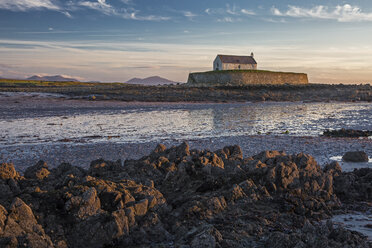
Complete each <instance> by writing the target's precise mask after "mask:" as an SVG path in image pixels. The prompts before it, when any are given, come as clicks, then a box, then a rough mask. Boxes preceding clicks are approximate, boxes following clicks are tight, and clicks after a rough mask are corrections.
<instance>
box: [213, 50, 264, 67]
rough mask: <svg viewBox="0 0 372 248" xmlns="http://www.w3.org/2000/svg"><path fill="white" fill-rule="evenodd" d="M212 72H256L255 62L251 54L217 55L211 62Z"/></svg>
mask: <svg viewBox="0 0 372 248" xmlns="http://www.w3.org/2000/svg"><path fill="white" fill-rule="evenodd" d="M213 70H214V71H223V70H257V62H256V60H255V59H254V56H253V53H251V56H236V55H221V54H219V55H217V57H216V59H215V60H214V62H213Z"/></svg>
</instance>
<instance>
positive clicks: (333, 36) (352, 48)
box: [0, 0, 372, 83]
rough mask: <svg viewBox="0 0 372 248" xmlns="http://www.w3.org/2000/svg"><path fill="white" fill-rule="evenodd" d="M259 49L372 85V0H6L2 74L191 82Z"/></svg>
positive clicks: (306, 68)
mask: <svg viewBox="0 0 372 248" xmlns="http://www.w3.org/2000/svg"><path fill="white" fill-rule="evenodd" d="M251 52H254V53H255V58H256V60H257V62H258V67H259V68H260V69H268V70H280V71H295V72H306V73H308V74H309V78H310V81H311V82H321V83H362V82H364V83H368V82H372V70H371V68H372V2H371V1H370V0H368V1H367V0H360V1H332V0H329V1H326V0H323V1H311V0H309V1H303V0H296V1H289V0H288V1H272V0H250V1H243V0H240V1H221V0H213V1H211V0H205V1H195V0H189V1H181V0H67V1H62V0H17V1H14V0H0V77H18V78H22V77H27V76H31V75H34V74H39V75H55V74H63V75H68V76H73V77H76V78H79V79H81V80H86V81H90V80H99V81H119V82H123V81H126V80H128V79H130V78H132V77H146V76H152V75H159V76H163V77H167V78H169V79H172V80H176V81H186V80H187V75H188V73H189V72H193V71H205V70H210V69H211V68H212V61H213V59H214V57H215V56H216V54H218V53H220V54H221V53H222V54H240V55H244V54H250V53H251Z"/></svg>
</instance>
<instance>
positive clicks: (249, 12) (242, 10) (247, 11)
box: [240, 9, 256, 15]
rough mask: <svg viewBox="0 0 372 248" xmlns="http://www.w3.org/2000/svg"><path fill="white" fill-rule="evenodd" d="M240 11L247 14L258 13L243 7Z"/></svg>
mask: <svg viewBox="0 0 372 248" xmlns="http://www.w3.org/2000/svg"><path fill="white" fill-rule="evenodd" d="M240 12H242V13H243V14H245V15H255V14H256V13H255V12H254V11H252V10H249V9H241V10H240Z"/></svg>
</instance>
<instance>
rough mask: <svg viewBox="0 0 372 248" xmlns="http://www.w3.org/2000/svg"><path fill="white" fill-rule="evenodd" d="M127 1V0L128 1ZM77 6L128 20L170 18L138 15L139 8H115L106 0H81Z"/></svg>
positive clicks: (168, 18) (163, 19)
mask: <svg viewBox="0 0 372 248" xmlns="http://www.w3.org/2000/svg"><path fill="white" fill-rule="evenodd" d="M128 3H129V2H128ZM78 5H79V6H82V7H87V8H90V9H94V10H96V11H99V12H101V13H103V14H105V15H108V16H117V17H121V18H123V19H128V20H137V21H166V20H170V19H171V18H170V17H167V16H157V15H139V14H138V13H139V10H136V9H134V8H120V9H117V8H115V7H113V6H112V5H110V4H108V3H107V2H106V0H97V1H95V2H91V1H81V2H79V3H78Z"/></svg>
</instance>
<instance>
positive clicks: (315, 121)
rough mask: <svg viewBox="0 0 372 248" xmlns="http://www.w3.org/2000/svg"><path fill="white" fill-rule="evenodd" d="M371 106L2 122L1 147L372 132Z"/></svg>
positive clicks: (252, 107) (212, 108)
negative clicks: (346, 130)
mask: <svg viewBox="0 0 372 248" xmlns="http://www.w3.org/2000/svg"><path fill="white" fill-rule="evenodd" d="M371 116H372V104H370V103H244V104H189V105H187V104H186V105H180V104H170V105H168V106H161V107H156V106H155V107H151V108H137V109H135V108H131V109H125V108H122V109H117V108H116V109H110V108H106V109H98V110H94V109H93V110H90V111H89V112H87V110H84V111H82V112H81V113H79V111H78V110H76V109H74V111H73V114H70V115H69V114H68V112H66V111H64V112H63V115H61V113H60V112H58V110H56V111H55V112H48V113H47V114H45V115H41V114H39V115H38V116H30V115H26V114H24V115H22V113H20V114H18V115H17V116H14V117H13V116H12V117H11V118H10V117H7V118H5V117H4V118H1V116H0V144H1V145H10V144H22V143H43V142H56V141H64V142H102V141H111V142H142V141H157V140H162V139H175V140H181V139H197V138H205V137H225V136H236V135H256V134H275V135H297V136H317V135H319V134H320V133H321V132H322V131H323V130H324V129H327V128H330V129H337V128H343V127H345V128H355V129H369V130H371V129H372V126H371V125H372V120H371Z"/></svg>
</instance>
